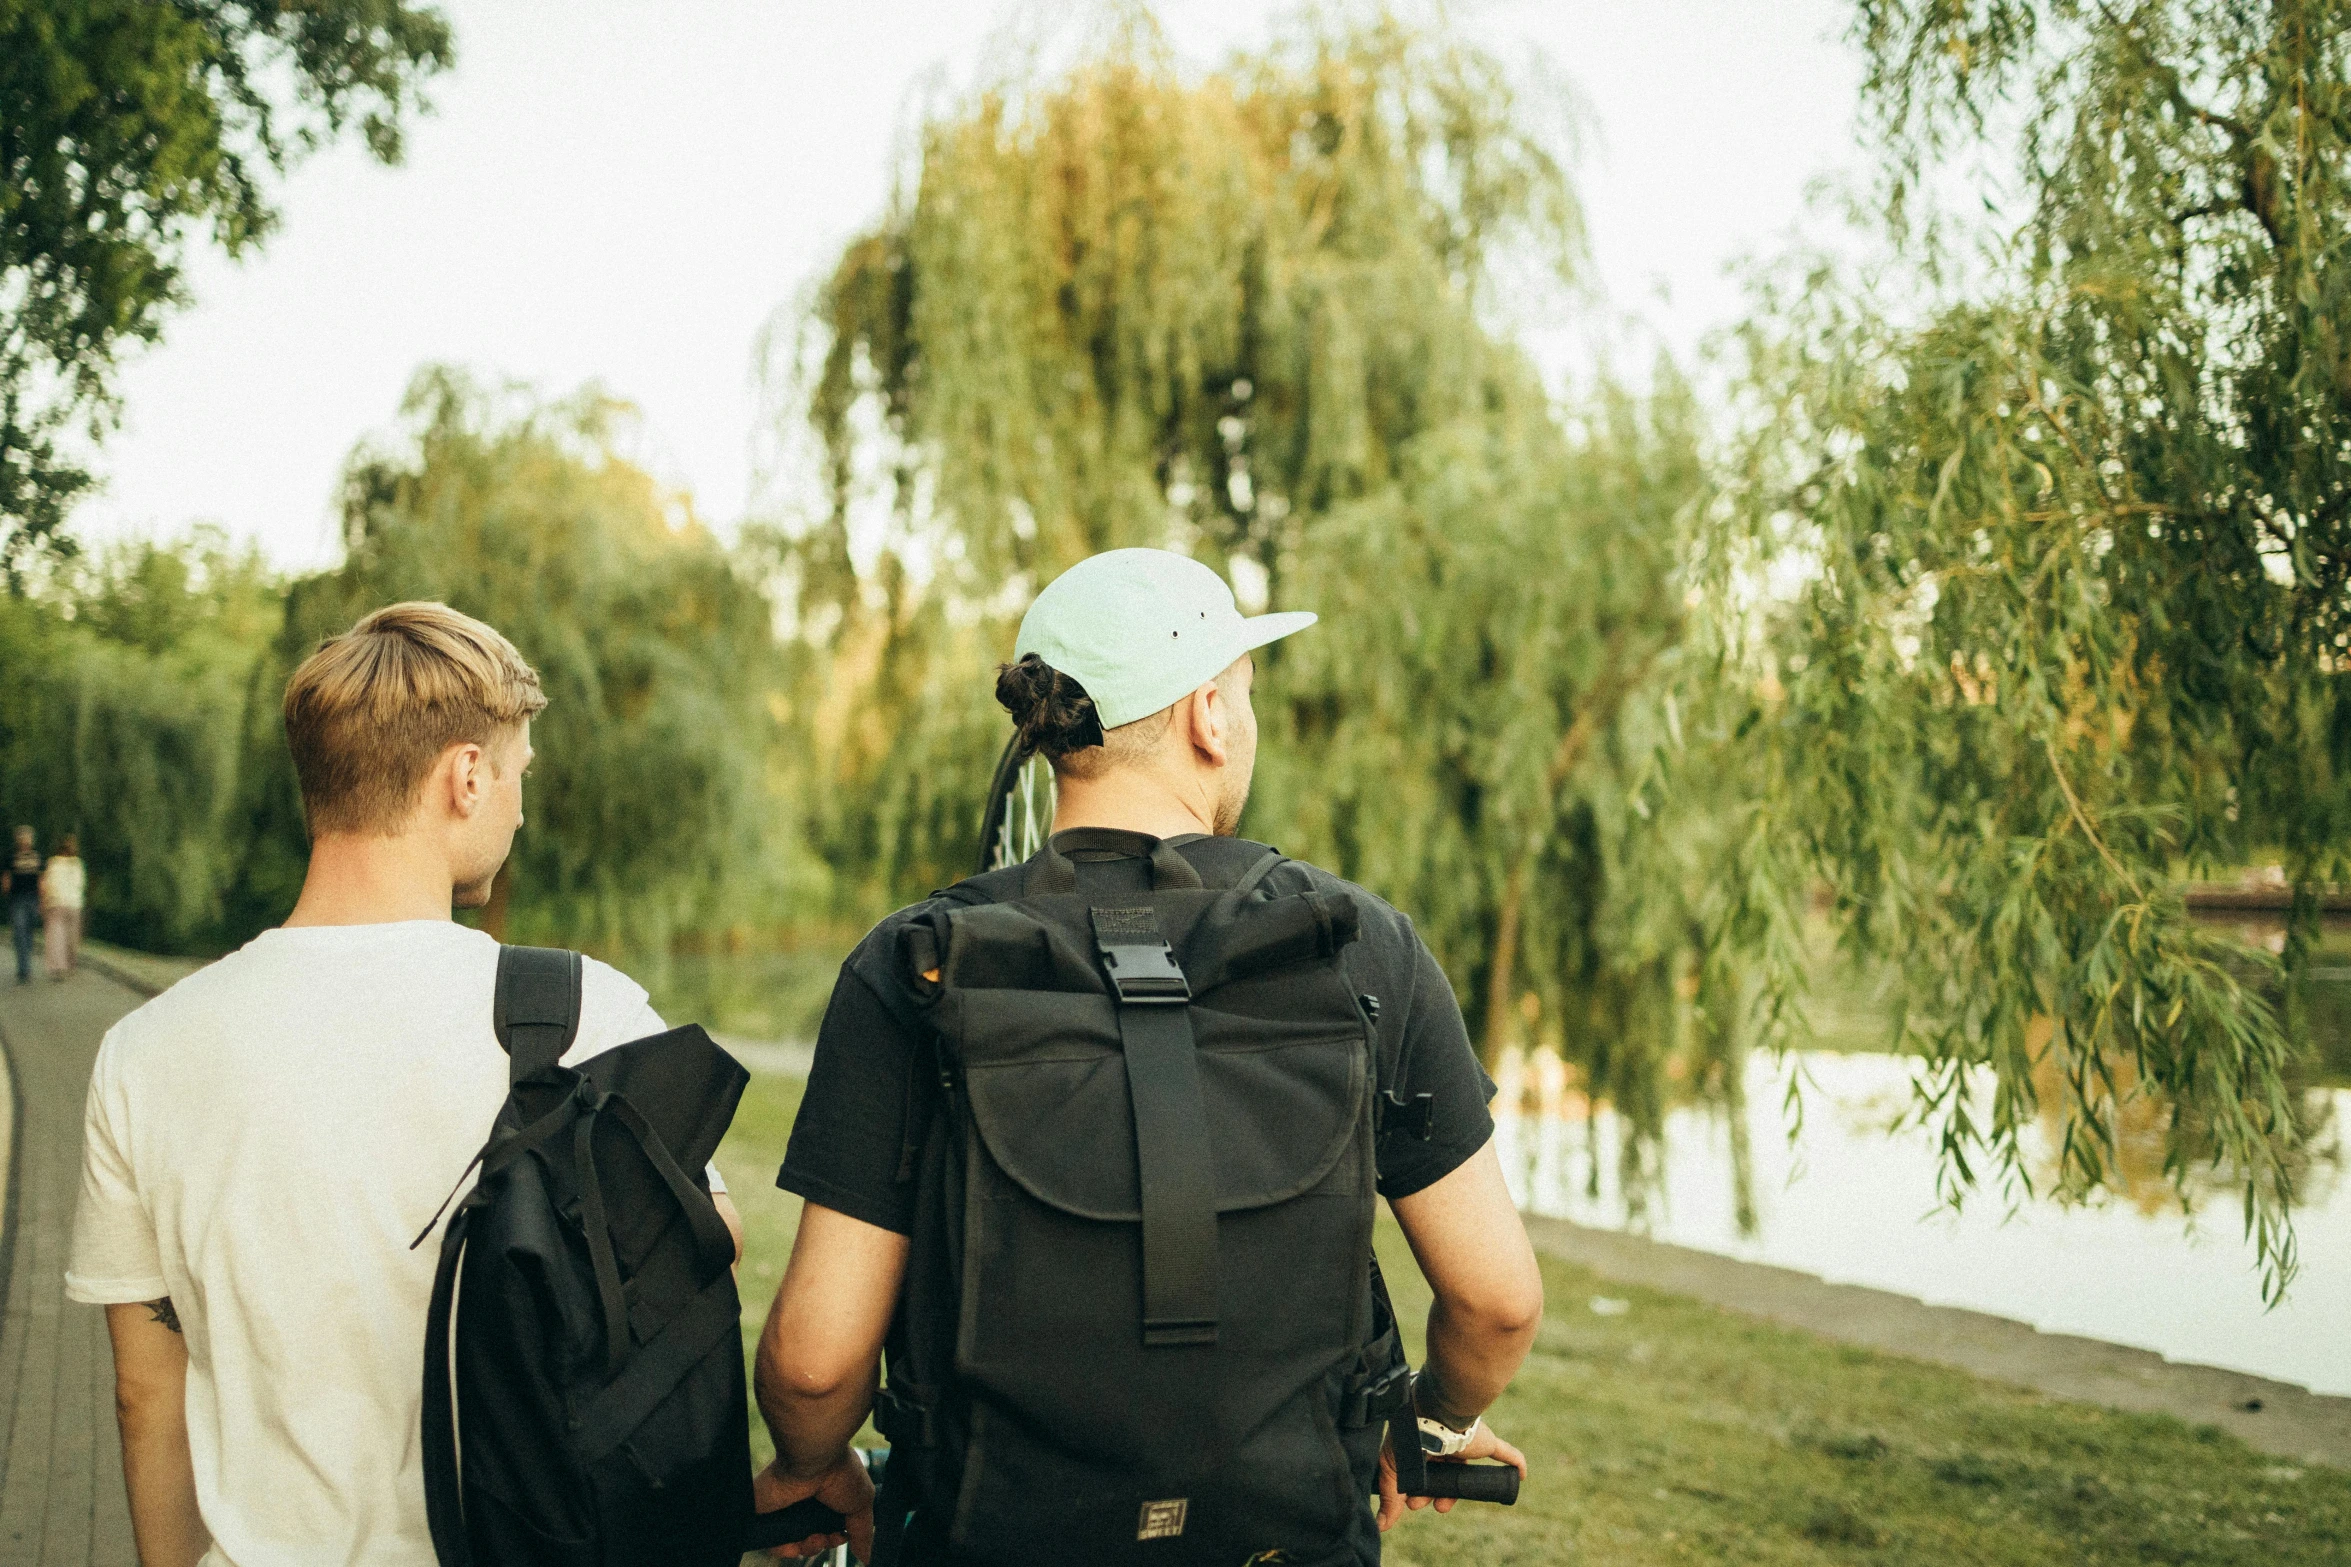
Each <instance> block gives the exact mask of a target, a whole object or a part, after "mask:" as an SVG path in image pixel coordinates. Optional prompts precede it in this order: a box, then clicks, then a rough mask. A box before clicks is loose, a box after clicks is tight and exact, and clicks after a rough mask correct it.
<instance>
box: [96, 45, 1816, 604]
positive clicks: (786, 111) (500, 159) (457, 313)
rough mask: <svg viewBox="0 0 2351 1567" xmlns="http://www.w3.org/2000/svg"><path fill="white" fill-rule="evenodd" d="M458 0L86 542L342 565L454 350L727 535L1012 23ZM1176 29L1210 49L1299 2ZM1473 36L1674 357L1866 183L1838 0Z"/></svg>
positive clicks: (194, 324) (301, 191)
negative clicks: (794, 375) (860, 281)
mask: <svg viewBox="0 0 2351 1567" xmlns="http://www.w3.org/2000/svg"><path fill="white" fill-rule="evenodd" d="M445 8H446V10H447V11H448V12H449V14H450V16H451V19H452V21H453V22H454V24H455V27H456V34H457V56H458V63H457V67H456V69H455V70H454V71H452V72H450V73H449V74H448V75H446V76H444V77H442V78H441V79H440V80H439V81H438V82H437V84H436V85H435V87H434V88H433V90H432V97H433V100H434V103H435V108H436V112H435V113H434V114H432V115H431V116H429V117H427V118H425V119H423V120H421V121H419V122H418V123H417V124H416V125H415V127H414V129H413V130H412V132H411V134H410V138H409V147H408V157H407V160H406V162H405V163H404V164H402V165H401V166H400V167H398V168H393V169H385V168H380V167H378V166H376V165H374V164H372V163H370V162H368V161H367V160H366V159H365V158H364V157H363V156H360V155H359V154H357V153H355V152H352V151H348V150H336V151H334V152H330V153H328V154H326V155H324V156H321V157H319V158H317V159H315V160H313V161H312V162H310V163H309V164H306V165H304V166H303V167H302V168H301V169H300V170H299V171H298V172H297V173H296V174H295V175H294V177H293V178H292V179H291V180H290V181H289V182H288V183H287V185H286V187H285V189H284V191H283V212H284V223H283V226H282V227H281V228H280V230H279V231H278V233H277V234H276V235H275V236H273V238H272V239H271V240H270V242H269V244H268V245H267V247H266V248H265V249H264V250H263V251H262V252H261V253H260V254H258V255H257V256H254V257H252V258H249V259H248V260H246V261H244V262H242V263H238V264H232V263H229V262H226V261H223V260H221V259H219V258H218V257H217V256H214V255H212V254H210V253H209V252H206V253H199V254H197V255H196V256H195V257H194V258H193V264H192V266H191V268H190V279H189V280H190V284H191V287H192V291H193V294H194V304H193V306H192V307H191V308H190V309H188V310H187V311H185V312H184V313H182V314H180V315H178V316H176V317H174V318H172V319H171V320H170V321H169V323H168V324H167V326H166V329H165V336H164V341H163V343H162V344H161V346H159V347H157V348H155V349H153V350H151V351H148V352H147V353H145V354H143V355H142V356H140V357H139V358H137V359H136V360H135V361H133V363H132V364H131V365H130V367H129V368H128V370H127V371H126V373H125V374H124V375H123V377H122V380H121V386H122V390H123V393H124V396H125V402H126V417H125V421H124V425H123V428H122V429H121V430H120V432H119V433H117V434H116V435H115V436H114V437H113V438H112V439H111V440H110V441H109V442H108V444H107V445H106V447H105V448H104V450H103V452H102V454H101V456H100V459H99V467H100V470H101V472H102V473H103V474H104V475H105V478H106V488H105V490H104V492H103V493H101V494H100V495H99V496H98V497H97V498H96V499H94V500H92V501H90V502H88V503H86V504H85V505H84V507H83V508H82V510H81V511H80V513H79V515H78V518H77V525H78V527H79V529H80V530H81V532H82V533H83V535H84V536H85V537H86V538H90V539H92V540H98V539H104V538H108V537H113V536H117V535H120V534H123V533H126V532H128V533H136V532H155V533H171V532H176V531H178V530H179V529H180V528H182V527H184V526H185V525H186V524H188V523H190V522H193V521H199V520H205V521H213V522H217V523H219V524H221V525H222V526H224V527H226V528H227V529H228V530H229V531H230V532H231V533H232V534H234V535H236V536H238V537H240V538H252V539H257V540H258V541H260V543H261V545H262V547H263V548H264V549H265V550H266V551H267V552H268V553H269V555H270V556H271V557H272V558H273V559H275V560H277V561H279V562H280V563H282V564H284V565H288V566H308V565H314V564H320V563H324V562H327V561H329V560H331V559H333V558H334V556H335V554H336V546H335V542H334V540H335V530H334V526H333V522H332V518H331V512H330V504H331V500H332V496H333V491H334V483H335V477H336V474H337V473H338V471H339V470H340V468H341V466H342V463H343V460H344V458H345V456H346V455H347V454H348V453H349V451H350V449H351V447H352V445H353V443H354V442H355V441H357V440H358V439H359V438H361V437H362V436H364V435H366V434H368V433H369V432H371V431H379V430H382V429H383V428H384V427H385V426H386V425H387V424H389V423H390V421H391V420H392V418H393V416H394V414H395V412H396V409H397V406H398V402H399V398H400V394H401V391H402V389H403V388H404V387H405V385H406V384H407V382H408V379H409V376H410V375H411V374H412V373H413V372H414V370H415V369H416V367H417V366H419V365H420V364H423V363H426V362H428V361H433V360H444V361H450V362H454V363H458V364H461V365H465V366H468V367H470V368H472V369H474V370H476V371H477V372H480V373H482V374H484V375H487V376H492V377H501V378H503V377H516V378H520V379H523V380H527V381H530V382H532V383H534V384H536V385H538V386H539V387H540V388H541V389H543V390H545V391H547V392H550V393H559V392H565V391H569V390H571V389H573V388H576V387H577V386H579V385H580V384H582V383H583V382H586V381H588V380H591V379H594V380H599V381H601V382H603V383H604V385H605V386H606V387H608V388H609V389H610V390H611V391H613V392H614V393H616V394H618V395H619V396H621V397H624V398H626V399H628V400H629V401H631V402H633V403H635V404H636V405H637V406H638V407H639V408H640V409H641V410H642V411H643V415H644V428H643V436H642V439H643V448H644V451H645V454H646V456H647V459H648V461H649V462H650V464H651V466H652V467H653V468H654V469H655V471H656V472H657V473H659V474H660V475H661V476H662V477H663V478H664V479H666V480H668V481H669V482H671V483H673V484H676V485H679V486H682V487H686V488H689V489H691V491H692V492H693V494H694V496H695V500H696V504H697V506H698V508H699V510H700V511H701V512H702V513H703V515H704V516H705V517H707V518H709V519H711V520H712V521H714V522H717V523H719V524H721V525H722V526H725V525H728V524H731V523H732V521H733V520H734V519H735V518H737V517H738V516H739V515H740V514H741V512H742V510H743V507H744V505H745V500H746V494H747V491H748V488H749V484H750V478H751V434H752V424H753V420H754V418H755V416H756V414H755V396H754V390H753V386H752V378H751V361H752V344H753V341H754V339H755V338H756V336H757V335H758V332H759V329H760V327H761V325H762V324H763V323H764V322H765V321H766V320H767V319H768V318H769V317H770V315H771V314H772V313H773V312H774V311H776V310H777V308H778V307H779V306H781V305H784V304H786V303H787V302H788V301H790V300H792V299H793V298H794V297H796V295H797V294H798V292H799V290H800V289H801V288H802V286H803V285H804V284H805V282H806V281H807V279H808V278H809V277H810V276H811V275H812V274H814V273H816V272H817V271H819V270H821V269H822V268H823V267H824V265H825V263H826V261H827V259H828V257H829V256H830V255H831V254H832V253H833V252H834V251H835V250H836V249H837V247H838V246H839V245H840V244H841V242H842V241H843V240H844V239H846V238H848V237H849V236H850V235H851V234H853V233H855V232H856V231H857V230H858V229H859V228H860V227H861V226H863V225H864V224H866V223H868V222H870V221H871V220H872V219H873V217H874V216H875V215H876V214H877V213H878V212H879V211H880V209H881V207H882V204H883V202H884V199H885V197H886V196H887V193H888V187H889V180H890V172H891V157H892V152H893V148H894V147H895V146H897V145H898V144H899V137H900V133H901V132H902V130H903V129H904V128H905V126H906V124H907V120H908V116H909V114H910V112H911V107H910V106H911V105H912V104H914V103H915V102H916V101H918V99H919V97H920V95H921V93H922V91H923V89H924V87H925V85H926V84H932V83H936V82H938V81H940V80H947V81H954V80H959V79H963V78H966V77H968V76H969V74H970V73H971V71H972V69H973V67H974V65H975V63H976V62H977V61H978V60H979V58H980V56H981V54H982V51H983V49H984V47H985V44H986V41H987V39H988V38H989V37H990V36H991V34H992V33H993V32H994V31H995V29H996V28H997V26H998V24H999V23H1000V21H1001V19H1002V17H1003V14H1004V12H1003V10H1002V9H1000V8H998V7H996V6H992V5H990V4H987V3H971V0H966V3H962V4H956V3H933V0H861V3H859V4H856V5H844V4H839V3H837V0H836V3H822V4H820V3H815V0H445ZM1160 9H1161V14H1162V16H1163V19H1164V20H1165V22H1166V24H1167V26H1168V29H1169V31H1170V33H1171V35H1172V36H1173V38H1174V41H1175V43H1176V44H1177V46H1178V48H1179V49H1180V50H1181V51H1182V52H1183V53H1184V55H1185V56H1186V57H1187V58H1188V59H1192V60H1196V61H1204V62H1205V61H1213V60H1214V59H1216V58H1218V57H1220V56H1221V55H1223V54H1224V53H1225V52H1226V51H1227V50H1228V49H1230V48H1232V47H1234V46H1236V45H1246V44H1249V43H1251V42H1254V41H1257V40H1260V39H1262V38H1263V37H1265V36H1266V32H1267V29H1268V24H1269V20H1270V19H1271V18H1273V17H1275V16H1278V15H1280V14H1282V13H1283V12H1284V11H1286V10H1288V9H1290V8H1289V7H1287V6H1283V5H1275V4H1270V3H1261V0H1165V3H1164V4H1163V5H1162V6H1161V8H1160ZM1455 14H1456V16H1457V18H1459V19H1460V21H1461V25H1463V26H1464V27H1465V28H1466V29H1467V30H1469V31H1471V32H1473V33H1474V34H1476V35H1478V36H1479V37H1480V38H1481V39H1482V40H1483V41H1485V42H1486V43H1488V44H1489V45H1491V46H1493V47H1495V48H1497V49H1498V50H1500V51H1501V52H1502V53H1503V54H1504V55H1505V56H1507V57H1512V58H1516V57H1519V56H1523V55H1524V54H1525V53H1526V52H1527V51H1528V50H1529V49H1536V50H1540V51H1541V52H1542V54H1543V55H1544V56H1545V57H1546V58H1547V59H1548V61H1549V62H1550V64H1551V65H1552V67H1554V68H1555V69H1556V70H1557V72H1558V73H1559V74H1561V75H1562V76H1564V77H1565V78H1566V79H1567V80H1568V81H1569V82H1570V83H1572V84H1573V85H1574V86H1575V87H1576V88H1577V89H1578V90H1579V91H1580V93H1581V94H1582V96H1583V99H1584V101H1585V103H1586V105H1587V107H1588V109H1589V111H1590V115H1591V122H1592V128H1593V131H1594V132H1595V134H1594V136H1593V139H1592V144H1591V145H1590V146H1589V147H1588V148H1587V149H1586V155H1585V157H1584V160H1583V163H1582V166H1581V167H1580V169H1579V170H1578V183H1579V187H1580V189H1581V191H1582V193H1583V196H1584V199H1585V202H1586V206H1587V210H1588V213H1589V217H1590V222H1591V230H1592V244H1593V250H1594V259H1595V261H1596V263H1597V266H1598V272H1599V276H1600V281H1601V283H1602V285H1603V287H1604V288H1605V290H1606V306H1605V308H1606V309H1607V310H1610V311H1613V312H1618V313H1623V314H1630V315H1634V316H1637V317H1639V318H1640V319H1641V321H1642V322H1643V323H1644V325H1645V327H1646V328H1647V329H1648V330H1652V331H1654V332H1655V333H1656V334H1657V335H1659V336H1660V337H1662V338H1663V339H1664V341H1665V342H1667V343H1668V344H1669V345H1672V346H1673V347H1675V348H1677V349H1680V350H1687V349H1688V348H1689V347H1691V346H1692V345H1694V344H1695V343H1696V342H1697V341H1698V340H1699V339H1700V338H1701V337H1702V336H1703V335H1704V334H1705V332H1706V331H1707V330H1708V329H1709V328H1711V327H1713V326H1716V325H1719V324H1721V323H1722V322H1723V321H1725V320H1727V319H1729V318H1730V317H1731V316H1732V315H1733V314H1734V313H1735V311H1736V308H1737V305H1738V294H1737V291H1736V288H1735V286H1734V284H1733V283H1732V282H1731V281H1730V280H1729V279H1728V278H1726V277H1725V275H1724V268H1725V266H1726V264H1727V263H1729V262H1730V261H1732V260H1734V259H1736V258H1737V257H1739V256H1741V255H1744V254H1748V253H1753V252H1756V251H1768V250H1770V249H1772V248H1775V246H1776V243H1777V242H1778V240H1779V239H1780V238H1781V237H1783V236H1784V235H1785V234H1786V233H1787V232H1788V230H1789V229H1790V227H1791V225H1793V224H1794V223H1795V222H1796V221H1797V220H1798V219H1799V217H1800V216H1801V215H1802V213H1803V210H1804V198H1805V192H1806V188H1807V186H1808V185H1809V184H1810V183H1811V182H1812V181H1813V180H1814V179H1815V178H1816V177H1818V176H1821V175H1823V174H1830V173H1834V172H1837V171H1840V170H1844V169H1849V168H1850V167H1851V166H1852V165H1853V163H1854V161H1855V153H1854V147H1853V135H1852V126H1853V107H1854V89H1855V83H1856V80H1857V68H1856V64H1855V61H1854V58H1853V56H1852V53H1851V51H1850V50H1849V49H1848V48H1847V46H1846V45H1845V44H1844V43H1843V42H1842V38H1841V34H1842V29H1843V26H1844V23H1845V20H1846V18H1847V16H1848V15H1849V14H1850V13H1849V9H1848V7H1847V5H1845V4H1843V3H1838V0H1773V3H1769V4H1765V3H1761V0H1643V3H1640V4H1633V3H1630V0H1533V3H1516V4H1513V3H1492V4H1485V5H1476V6H1469V7H1457V8H1456V12H1455ZM1553 351H1554V353H1562V352H1572V351H1573V350H1568V349H1554V350H1553ZM1561 368H1570V369H1572V368H1573V367H1572V366H1565V367H1561Z"/></svg>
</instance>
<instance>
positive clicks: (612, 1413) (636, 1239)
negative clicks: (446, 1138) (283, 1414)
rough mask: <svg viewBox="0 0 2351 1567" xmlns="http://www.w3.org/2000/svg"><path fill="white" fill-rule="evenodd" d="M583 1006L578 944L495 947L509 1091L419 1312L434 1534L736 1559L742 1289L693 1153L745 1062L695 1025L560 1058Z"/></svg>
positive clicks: (625, 1566)
mask: <svg viewBox="0 0 2351 1567" xmlns="http://www.w3.org/2000/svg"><path fill="white" fill-rule="evenodd" d="M579 1015H580V958H579V955H578V954H577V953H573V952H558V951H550V950H547V949H544V948H534V947H507V948H505V949H503V950H502V951H501V952H500V953H499V955H498V990H497V1003H496V1023H497V1030H498V1039H499V1042H500V1043H501V1044H502V1045H504V1046H505V1048H506V1051H507V1054H508V1056H509V1058H510V1071H509V1088H508V1093H507V1098H506V1102H505V1104H504V1105H503V1106H502V1107H501V1108H500V1110H499V1112H498V1117H497V1121H496V1123H495V1125H494V1126H493V1128H492V1130H491V1133H490V1138H489V1141H488V1142H487V1143H486V1144H485V1145H484V1146H483V1148H482V1151H481V1153H480V1155H479V1156H478V1158H477V1161H476V1162H477V1163H478V1164H479V1165H480V1168H481V1179H480V1181H479V1182H478V1183H477V1184H476V1185H475V1187H474V1189H473V1191H472V1192H471V1193H469V1194H468V1195H467V1197H466V1199H465V1201H464V1202H462V1203H460V1204H459V1205H458V1207H457V1210H456V1212H455V1213H453V1214H451V1215H450V1218H449V1226H448V1228H447V1230H446V1231H444V1232H443V1234H442V1237H441V1261H440V1268H439V1271H438V1273H437V1275H436V1276H435V1278H434V1281H433V1300H432V1309H431V1313H430V1315H429V1317H428V1319H427V1322H426V1327H425V1354H424V1469H425V1503H426V1510H427V1514H428V1516H429V1518H430V1521H431V1525H432V1534H433V1549H434V1551H435V1553H436V1554H437V1555H438V1556H439V1557H440V1560H441V1563H442V1567H473V1564H475V1563H480V1564H482V1567H517V1564H520V1567H655V1564H660V1567H695V1564H708V1567H734V1564H735V1563H736V1562H737V1561H738V1560H739V1559H740V1557H741V1555H742V1552H743V1550H744V1548H745V1546H746V1543H747V1542H748V1540H749V1538H750V1534H751V1530H752V1525H751V1450H750V1437H749V1430H750V1428H749V1421H748V1410H747V1404H746V1400H745V1397H744V1389H743V1351H742V1341H741V1339H740V1337H739V1328H738V1321H739V1318H740V1316H741V1307H740V1306H739V1304H738V1302H737V1300H736V1297H735V1280H734V1271H733V1263H734V1256H735V1249H734V1240H733V1237H732V1236H731V1235H729V1234H728V1232H727V1227H726V1224H725V1223H724V1221H723V1220H721V1219H720V1217H719V1215H718V1210H717V1208H716V1207H715V1206H714V1205H713V1204H712V1202H711V1199H710V1194H709V1192H708V1191H707V1189H706V1187H705V1181H704V1176H703V1173H702V1172H703V1169H704V1167H705V1166H706V1165H707V1164H708V1162H709V1160H710V1157H711V1155H712V1154H713V1153H714V1152H716V1151H717V1148H718V1143H719V1139H720V1138H721V1137H723V1136H724V1135H725V1134H726V1129H727V1126H728V1123H730V1122H731V1121H732V1120H733V1119H734V1114H735V1105H736V1103H737V1101H738V1100H740V1099H741V1098H742V1094H743V1088H744V1086H745V1084H747V1083H748V1082H749V1081H750V1078H749V1074H747V1073H746V1072H745V1071H744V1070H743V1068H742V1067H741V1066H740V1065H739V1064H738V1063H737V1062H736V1061H735V1060H734V1058H733V1057H731V1056H729V1055H728V1054H727V1053H726V1052H725V1051H723V1050H721V1049H719V1048H718V1046H716V1045H715V1044H713V1043H711V1041H710V1036H709V1035H707V1034H705V1033H704V1032H703V1031H702V1030H701V1029H700V1028H699V1027H692V1026H689V1027H686V1028H679V1029H672V1030H671V1031H670V1032H668V1033H666V1034H657V1035H655V1036H653V1037H651V1038H649V1039H640V1040H637V1041H635V1042H633V1043H631V1044H626V1045H621V1046H618V1047H616V1048H614V1049H612V1050H607V1051H604V1052H602V1053H600V1054H598V1055H595V1056H592V1057H590V1058H589V1059H588V1060H586V1061H583V1062H581V1063H580V1064H579V1065H578V1066H577V1067H565V1066H561V1065H559V1064H558V1063H559V1062H560V1060H561V1058H562V1056H563V1053H564V1051H565V1050H566V1049H568V1048H569V1047H570V1045H571V1042H572V1038H573V1036H574V1035H575V1034H576V1033H577V1032H578V1029H579ZM431 1229H432V1226H431V1225H429V1224H428V1225H427V1226H426V1234H430V1233H431ZM423 1240H424V1236H423V1235H420V1236H418V1237H417V1243H418V1244H422V1243H423ZM808 1532H810V1531H808V1530H803V1531H802V1534H806V1533H808ZM791 1537H792V1538H797V1537H799V1536H791Z"/></svg>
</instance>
